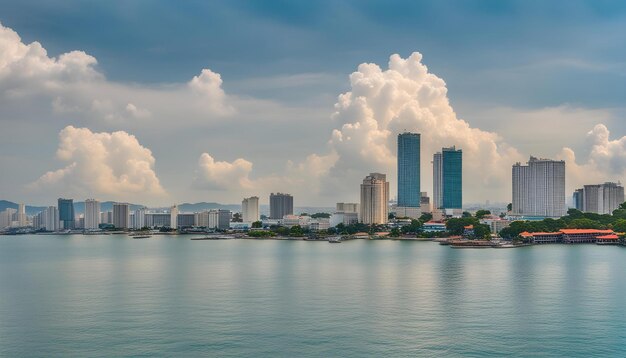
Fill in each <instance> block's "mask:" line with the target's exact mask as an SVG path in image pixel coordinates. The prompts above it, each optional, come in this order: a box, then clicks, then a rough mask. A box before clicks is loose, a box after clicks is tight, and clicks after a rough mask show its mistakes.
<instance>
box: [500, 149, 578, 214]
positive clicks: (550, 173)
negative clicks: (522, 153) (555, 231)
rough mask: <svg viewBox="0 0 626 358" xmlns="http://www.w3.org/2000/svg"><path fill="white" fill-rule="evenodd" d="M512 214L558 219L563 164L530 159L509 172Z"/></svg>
mask: <svg viewBox="0 0 626 358" xmlns="http://www.w3.org/2000/svg"><path fill="white" fill-rule="evenodd" d="M512 179H513V200H512V204H513V214H515V215H524V216H539V217H561V216H564V215H565V213H566V208H565V162H564V161H562V160H560V161H557V160H550V159H537V158H535V157H530V159H529V161H528V163H527V165H522V164H520V163H516V164H515V165H513V170H512Z"/></svg>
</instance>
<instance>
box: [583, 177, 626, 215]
mask: <svg viewBox="0 0 626 358" xmlns="http://www.w3.org/2000/svg"><path fill="white" fill-rule="evenodd" d="M623 202H624V187H623V186H621V185H620V184H618V183H604V184H594V185H585V186H584V187H583V188H582V189H578V190H576V191H575V192H574V204H576V208H577V209H578V210H581V211H584V212H588V213H596V214H612V213H613V210H615V209H617V208H618V207H619V206H620V204H621V203H623ZM579 206H580V209H579Z"/></svg>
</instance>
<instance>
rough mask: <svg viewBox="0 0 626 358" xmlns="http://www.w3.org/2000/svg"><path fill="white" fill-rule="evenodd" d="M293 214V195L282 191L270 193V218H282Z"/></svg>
mask: <svg viewBox="0 0 626 358" xmlns="http://www.w3.org/2000/svg"><path fill="white" fill-rule="evenodd" d="M285 215H293V196H291V195H290V194H283V193H276V194H274V193H271V194H270V219H282V218H283V216H285Z"/></svg>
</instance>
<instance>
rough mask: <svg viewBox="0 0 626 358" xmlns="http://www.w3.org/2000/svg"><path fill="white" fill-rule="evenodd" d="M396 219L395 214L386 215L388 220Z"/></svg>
mask: <svg viewBox="0 0 626 358" xmlns="http://www.w3.org/2000/svg"><path fill="white" fill-rule="evenodd" d="M395 218H396V214H395V213H389V215H387V219H389V220H393V219H395Z"/></svg>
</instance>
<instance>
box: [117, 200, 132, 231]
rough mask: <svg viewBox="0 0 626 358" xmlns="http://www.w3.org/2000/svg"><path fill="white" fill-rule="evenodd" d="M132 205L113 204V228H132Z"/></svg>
mask: <svg viewBox="0 0 626 358" xmlns="http://www.w3.org/2000/svg"><path fill="white" fill-rule="evenodd" d="M129 221H130V204H127V203H114V204H113V226H114V227H115V228H117V229H128V228H130V222H129Z"/></svg>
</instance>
